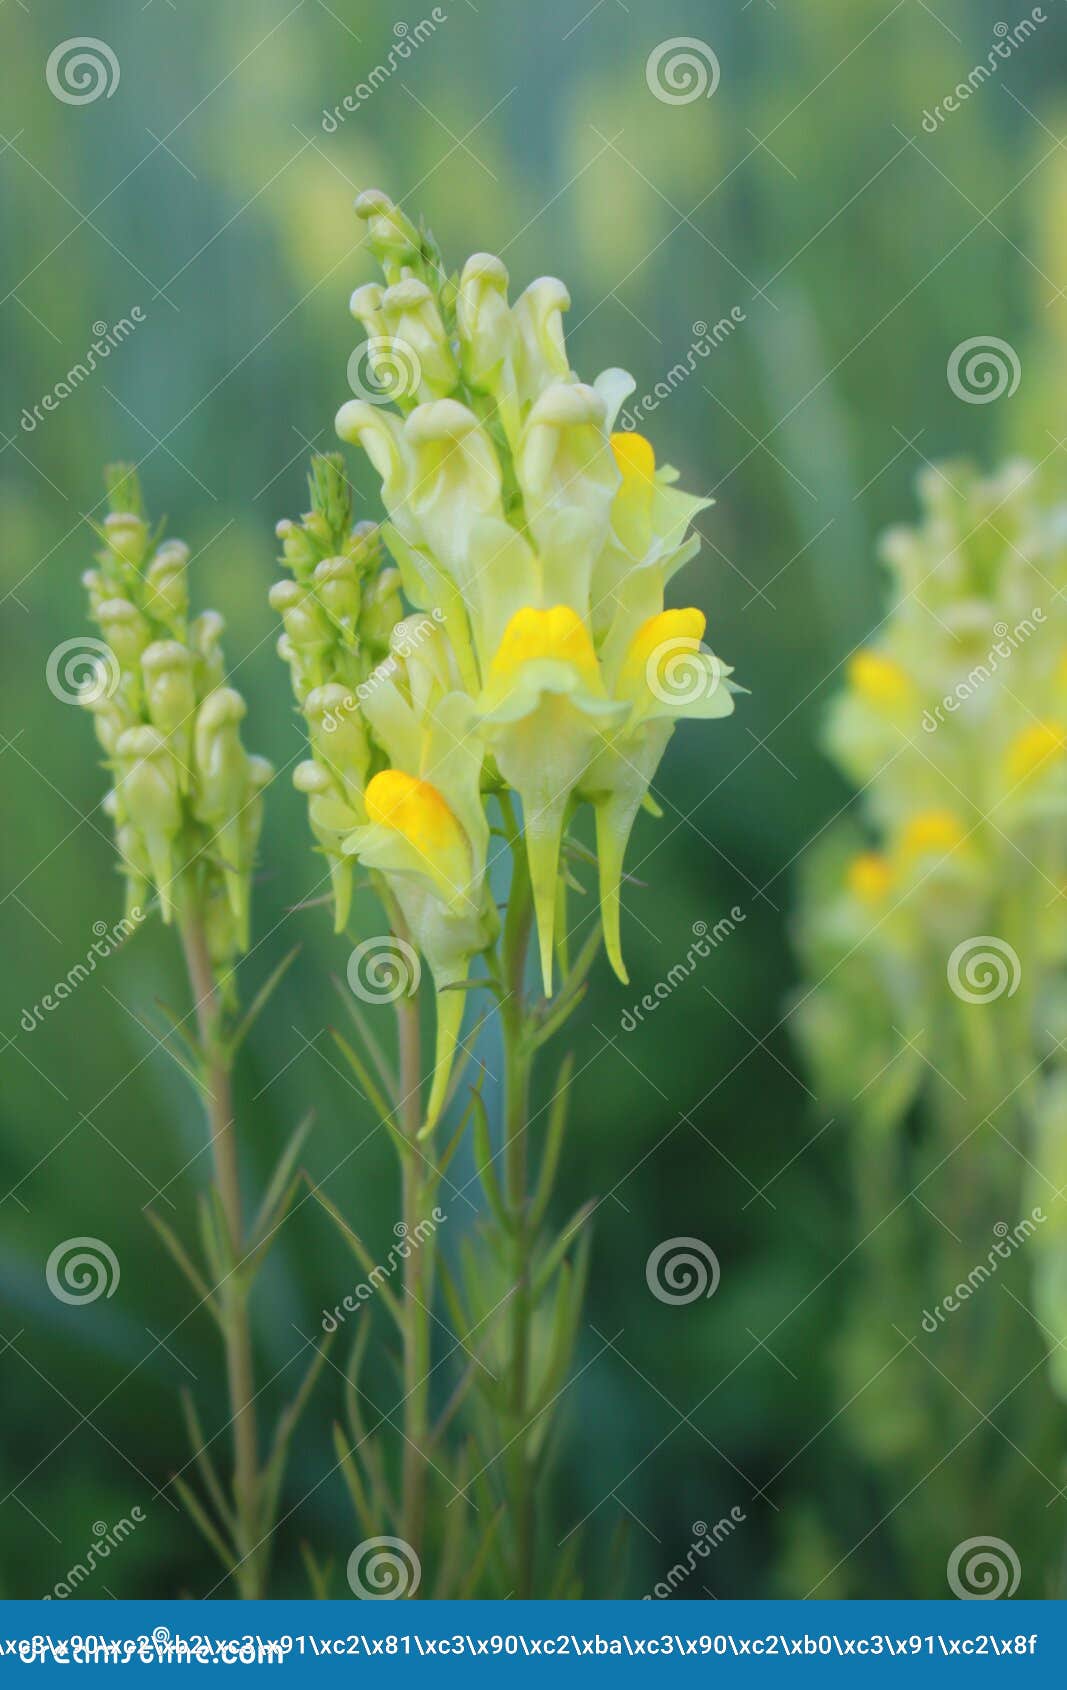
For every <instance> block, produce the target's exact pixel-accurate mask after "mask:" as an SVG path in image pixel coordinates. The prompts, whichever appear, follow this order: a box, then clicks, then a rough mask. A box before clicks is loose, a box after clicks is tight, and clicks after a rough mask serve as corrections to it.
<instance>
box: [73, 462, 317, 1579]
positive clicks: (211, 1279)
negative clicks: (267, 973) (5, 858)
mask: <svg viewBox="0 0 1067 1690" xmlns="http://www.w3.org/2000/svg"><path fill="white" fill-rule="evenodd" d="M107 485H108V494H109V505H110V510H109V514H108V516H107V517H106V518H105V520H104V523H103V525H102V527H101V528H100V529H99V531H98V533H99V538H100V541H101V546H100V549H99V551H98V552H97V553H96V557H95V562H94V567H93V568H91V569H90V570H88V571H87V572H86V574H85V575H84V577H83V582H84V585H85V587H86V589H87V592H88V598H89V611H90V615H91V617H92V619H93V621H94V622H95V623H96V624H97V626H98V627H99V629H100V631H101V633H102V635H103V640H102V641H100V642H98V650H97V655H96V658H95V661H94V667H93V673H92V675H91V676H90V679H89V682H88V685H87V686H86V687H85V688H84V689H83V692H82V694H81V702H82V703H83V704H84V705H85V707H86V708H87V709H88V710H89V711H91V713H92V716H93V722H94V726H95V730H96V736H97V739H98V741H99V743H100V745H101V747H102V749H103V752H104V765H105V768H106V769H107V771H108V773H109V774H110V776H111V779H112V781H113V786H112V788H111V790H110V791H109V793H108V795H107V797H106V799H105V801H104V807H105V809H106V810H107V812H108V813H109V815H110V816H111V818H112V820H113V822H114V827H115V843H116V847H117V850H118V854H119V867H120V870H121V872H122V874H123V876H124V878H125V882H126V897H127V912H128V913H129V912H130V911H132V910H140V909H141V908H142V906H146V905H147V904H148V903H149V901H150V900H154V902H155V903H156V904H157V905H158V908H159V910H160V913H161V915H162V917H163V921H164V923H165V924H166V925H168V926H174V927H175V928H176V929H177V932H178V934H179V937H180V940H181V946H182V952H183V955H184V959H185V965H186V969H187V973H188V978H189V986H190V992H191V996H192V1007H191V1009H190V1010H189V1012H188V1013H187V1014H186V1015H178V1014H177V1013H175V1012H172V1011H169V1010H168V1011H167V1012H166V1013H167V1015H168V1018H169V1026H168V1027H166V1028H165V1029H164V1031H163V1033H162V1034H161V1037H160V1043H161V1044H162V1045H163V1046H164V1048H166V1049H167V1050H168V1052H169V1053H170V1054H171V1055H172V1056H173V1057H174V1058H175V1060H176V1061H177V1062H178V1063H179V1065H180V1066H181V1067H182V1069H183V1071H184V1072H185V1073H186V1075H187V1076H188V1077H189V1078H190V1079H191V1080H192V1082H193V1083H194V1085H195V1086H196V1088H197V1092H198V1095H199V1097H200V1100H201V1102H202V1105H203V1109H204V1115H205V1120H206V1125H207V1135H208V1144H209V1148H210V1155H211V1164H212V1170H213V1172H212V1180H211V1184H210V1187H209V1189H208V1191H207V1193H206V1194H205V1195H204V1196H203V1197H202V1198H201V1200H200V1238H201V1249H202V1255H203V1263H202V1264H201V1265H198V1264H197V1263H196V1262H195V1261H194V1258H193V1255H192V1254H191V1253H190V1252H189V1251H188V1250H187V1249H186V1247H185V1245H184V1244H183V1243H182V1242H181V1241H180V1239H179V1238H178V1236H177V1235H176V1234H175V1232H174V1231H173V1230H172V1228H171V1227H170V1226H169V1224H168V1223H166V1222H165V1221H164V1220H163V1219H162V1218H161V1217H160V1216H159V1215H158V1214H154V1213H153V1214H151V1215H150V1219H151V1220H152V1222H153V1224H154V1226H155V1227H156V1229H157V1231H158V1233H159V1234H160V1236H161V1238H162V1239H163V1242H164V1243H165V1244H166V1245H167V1248H168V1249H169V1250H170V1252H171V1254H172V1255H173V1257H174V1259H175V1261H176V1262H177V1263H178V1265H179V1267H180V1268H181V1269H182V1271H183V1273H184V1274H185V1275H186V1277H187V1278H188V1280H189V1282H190V1284H191V1285H192V1287H193V1289H194V1291H195V1293H196V1294H197V1297H198V1298H199V1301H200V1304H201V1305H202V1306H203V1307H204V1308H205V1309H206V1310H207V1311H208V1312H209V1313H210V1315H211V1316H212V1318H213V1319H214V1321H215V1323H216V1325H217V1326H218V1329H219V1334H220V1337H221V1341H222V1346H223V1352H224V1357H225V1369H226V1381H227V1390H228V1396H229V1405H230V1418H229V1428H230V1433H231V1437H232V1448H233V1458H232V1474H231V1477H230V1481H229V1484H228V1485H225V1484H224V1483H223V1480H222V1478H221V1477H220V1474H219V1470H218V1465H217V1462H216V1460H215V1459H214V1458H213V1457H212V1455H211V1453H210V1446H211V1444H212V1443H213V1442H215V1438H211V1439H208V1440H205V1438H204V1436H203V1431H202V1427H201V1422H200V1418H199V1415H198V1413H197V1410H196V1407H195V1405H194V1403H193V1400H192V1398H191V1396H189V1394H188V1393H186V1394H185V1397H184V1407H185V1413H186V1419H187V1423H188V1428H189V1434H190V1437H191V1440H192V1444H193V1464H195V1466H196V1467H197V1469H198V1471H199V1474H200V1477H201V1480H202V1483H203V1492H202V1493H199V1494H198V1493H197V1492H196V1491H195V1490H194V1489H193V1487H192V1486H191V1485H190V1484H189V1483H188V1482H187V1480H186V1479H185V1478H184V1477H183V1476H182V1474H181V1473H179V1474H177V1475H175V1477H174V1480H173V1482H174V1485H175V1488H176V1489H177V1490H178V1492H179V1493H180V1495H181V1496H182V1499H183V1501H184V1502H185V1504H186V1506H187V1508H188V1510H189V1512H190V1514H191V1515H192V1517H193V1519H194V1520H195V1521H196V1523H197V1525H198V1526H199V1528H200V1529H201V1531H202V1532H203V1533H204V1535H205V1537H206V1538H207V1539H208V1541H209V1542H210V1543H211V1545H212V1547H213V1548H214V1549H215V1551H216V1552H217V1554H218V1555H219V1558H220V1560H221V1561H222V1563H223V1566H224V1567H225V1568H226V1570H227V1572H228V1573H229V1574H231V1575H232V1578H233V1581H234V1584H235V1587H236V1589H237V1592H238V1594H239V1595H241V1596H243V1597H249V1598H255V1597H261V1596H263V1595H265V1594H266V1588H267V1575H268V1563H269V1553H270V1538H271V1535H272V1533H273V1527H274V1522H275V1519H276V1515H277V1503H278V1495H279V1491H280V1486H281V1482H282V1478H283V1475H284V1468H285V1461H286V1455H287V1450H288V1445H289V1441H290V1439H291V1436H292V1432H293V1428H294V1426H295V1422H296V1418H297V1415H298V1414H299V1412H300V1409H301V1407H302V1405H303V1402H304V1400H305V1397H306V1394H307V1391H308V1390H309V1389H310V1386H311V1382H312V1380H313V1377H314V1369H313V1370H312V1371H311V1372H309V1374H308V1376H307V1378H306V1379H305V1382H304V1385H303V1387H302V1388H301V1390H300V1392H299V1393H298V1395H297V1397H296V1399H295V1400H294V1402H293V1404H292V1405H291V1406H290V1408H289V1409H288V1410H287V1411H286V1412H285V1414H284V1415H283V1416H282V1417H281V1419H280V1421H279V1422H278V1425H277V1427H276V1429H275V1434H274V1438H273V1442H272V1443H271V1444H270V1446H269V1448H268V1449H267V1450H266V1453H264V1449H263V1444H262V1441H261V1437H260V1430H259V1427H258V1425H257V1401H256V1399H257V1389H256V1376H255V1363H254V1356H253V1337H252V1326H251V1319H250V1313H249V1300H250V1296H251V1292H252V1288H253V1285H254V1282H255V1279H256V1275H257V1273H258V1270H259V1268H260V1266H261V1265H262V1263H263V1260H264V1259H265V1256H266V1254H267V1252H268V1250H269V1249H270V1245H271V1242H272V1239H273V1236H274V1233H275V1232H276V1231H277V1228H278V1226H279V1225H280V1223H281V1221H282V1219H283V1218H284V1216H285V1214H286V1212H287V1210H288V1208H289V1206H290V1204H291V1202H292V1200H293V1197H294V1195H295V1190H296V1178H295V1175H294V1171H293V1170H294V1164H295V1160H296V1157H297V1155H298V1154H299V1149H300V1145H301V1143H302V1142H303V1138H304V1136H305V1132H306V1128H301V1129H298V1131H297V1133H296V1134H294V1136H293V1139H292V1140H291V1141H290V1144H289V1146H288V1148H287V1149H286V1151H285V1152H284V1153H283V1155H282V1157H281V1158H280V1159H279V1162H278V1164H277V1166H276V1168H275V1170H274V1174H273V1177H272V1180H271V1183H270V1185H269V1187H268V1190H267V1192H266V1194H265V1196H264V1198H263V1201H262V1204H261V1205H260V1208H259V1210H258V1213H257V1214H256V1215H255V1217H254V1219H253V1220H251V1221H250V1222H249V1221H248V1220H246V1217H245V1214H244V1208H243V1202H242V1193H241V1179H240V1169H239V1159H238V1137H237V1127H236V1121H235V1116H234V1104H233V1065H234V1059H235V1056H236V1054H237V1051H238V1049H239V1047H240V1045H241V1043H242V1041H243V1040H244V1038H245V1035H246V1034H247V1032H248V1031H249V1029H250V1027H251V1026H252V1024H253V1022H254V1020H255V1018H256V1016H257V1015H258V1013H259V1011H260V1009H261V1008H262V1007H263V1005H264V1003H265V1002H266V1000H267V998H268V996H269V995H270V992H271V990H272V989H273V987H274V985H275V984H277V981H278V980H279V979H280V978H281V975H282V973H283V972H284V970H285V967H286V966H287V963H288V960H289V959H286V962H285V963H283V964H282V965H281V966H280V968H278V969H277V970H275V972H274V974H273V975H272V976H271V977H270V978H269V979H268V981H267V982H266V984H265V986H264V987H263V988H262V989H261V990H260V992H259V993H258V994H257V996H256V998H255V999H254V1001H253V1003H252V1005H251V1007H250V1008H249V1010H248V1011H247V1013H246V1014H245V1015H244V1016H243V1017H241V1015H240V1012H239V1005H238V998H237V988H236V980H235V970H236V967H237V962H238V959H239V957H240V955H241V953H242V952H243V951H245V950H246V949H247V947H248V943H249V929H250V906H251V884H252V873H253V868H254V863H255V857H256V848H257V844H258V840H259V834H260V827H261V822H262V809H263V799H262V793H263V790H264V788H265V787H266V785H267V784H268V782H269V781H270V779H271V777H272V773H273V771H272V769H271V766H270V764H269V763H268V762H267V761H266V759H265V758H263V757H259V756H255V755H250V754H249V753H248V752H247V751H246V750H245V749H244V746H243V744H242V741H241V723H242V721H243V719H244V716H245V711H246V706H245V703H244V700H243V698H242V697H241V695H240V693H238V692H237V691H236V690H235V688H233V687H232V686H230V685H227V684H226V678H225V668H224V663H223V656H222V650H221V645H220V640H221V636H222V632H223V623H222V618H221V616H219V614H218V613H217V612H216V611H211V610H208V611H204V612H202V613H201V614H200V615H199V616H196V617H190V615H189V592H188V579H187V577H188V563H189V551H188V547H187V546H185V545H184V543H183V542H182V541H180V540H167V541H163V540H161V537H160V534H159V533H158V532H157V533H154V534H153V533H152V532H151V530H150V527H149V524H148V522H147V520H146V519H145V515H144V509H143V503H142V498H141V491H140V487H139V484H138V481H137V478H136V476H135V474H134V473H133V471H132V470H131V469H129V468H128V467H127V466H125V465H121V464H120V465H115V466H114V467H113V468H112V469H110V470H109V471H108V474H107ZM190 1023H191V1025H190ZM318 1365H319V1362H318V1360H316V1363H315V1366H316V1367H317V1366H318Z"/></svg>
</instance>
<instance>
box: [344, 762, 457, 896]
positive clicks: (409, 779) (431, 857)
mask: <svg viewBox="0 0 1067 1690" xmlns="http://www.w3.org/2000/svg"><path fill="white" fill-rule="evenodd" d="M363 802H364V805H365V806H366V811H367V816H368V819H369V820H370V821H371V822H373V823H376V824H377V826H379V827H387V828H392V829H393V831H394V832H396V833H399V834H400V835H401V837H402V838H404V839H406V840H407V842H408V844H409V845H411V846H412V847H413V848H414V849H415V850H416V851H417V852H418V854H419V856H420V857H423V858H424V859H425V860H426V862H427V864H428V865H432V867H433V868H434V869H436V870H439V871H440V872H441V873H442V874H443V875H444V877H445V878H446V880H447V881H449V882H450V883H451V884H452V885H453V886H455V887H456V888H459V887H462V886H464V885H465V884H466V882H467V880H468V879H469V878H470V873H471V852H470V845H469V844H468V841H467V835H466V833H465V832H464V831H463V828H462V827H461V826H460V824H459V822H458V821H457V820H456V818H455V816H454V815H453V813H452V811H451V809H450V808H449V806H448V804H447V803H446V801H445V799H444V798H443V797H442V796H441V794H440V792H439V791H438V790H437V788H436V786H431V784H430V782H429V781H426V780H418V779H417V778H416V776H414V775H408V774H405V773H404V771H403V770H402V769H382V771H381V772H380V774H376V775H375V776H374V778H373V780H371V781H370V783H369V784H368V786H367V789H366V791H365V792H364V794H363Z"/></svg>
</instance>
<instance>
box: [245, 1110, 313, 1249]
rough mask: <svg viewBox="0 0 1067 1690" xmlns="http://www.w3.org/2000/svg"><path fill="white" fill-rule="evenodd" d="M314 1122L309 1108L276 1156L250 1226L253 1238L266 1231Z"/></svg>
mask: <svg viewBox="0 0 1067 1690" xmlns="http://www.w3.org/2000/svg"><path fill="white" fill-rule="evenodd" d="M314 1122H315V1111H314V1110H313V1109H311V1110H309V1111H308V1113H307V1114H306V1115H305V1116H304V1119H303V1120H302V1121H301V1122H300V1123H299V1124H298V1125H297V1127H296V1128H295V1129H294V1130H293V1133H292V1135H291V1136H290V1139H289V1142H288V1144H287V1145H286V1146H285V1149H284V1150H283V1151H282V1153H281V1155H280V1157H279V1158H278V1161H277V1164H276V1166H275V1169H274V1173H273V1174H272V1176H271V1181H270V1184H269V1185H268V1187H267V1189H266V1192H265V1193H264V1196H263V1201H262V1203H261V1204H260V1206H259V1213H258V1214H257V1216H256V1218H255V1221H254V1223H253V1226H252V1237H253V1238H254V1239H258V1238H259V1237H260V1235H261V1234H264V1233H266V1232H267V1230H268V1228H270V1227H271V1224H272V1215H273V1211H274V1208H275V1205H276V1204H278V1202H279V1199H280V1196H281V1193H282V1192H283V1191H284V1189H285V1186H286V1184H287V1182H288V1180H289V1178H290V1175H291V1174H292V1171H293V1168H294V1166H295V1165H296V1159H297V1157H298V1156H299V1154H300V1152H301V1150H302V1149H303V1148H304V1144H305V1142H306V1140H307V1136H308V1133H309V1132H310V1131H311V1128H312V1126H313V1125H314Z"/></svg>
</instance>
